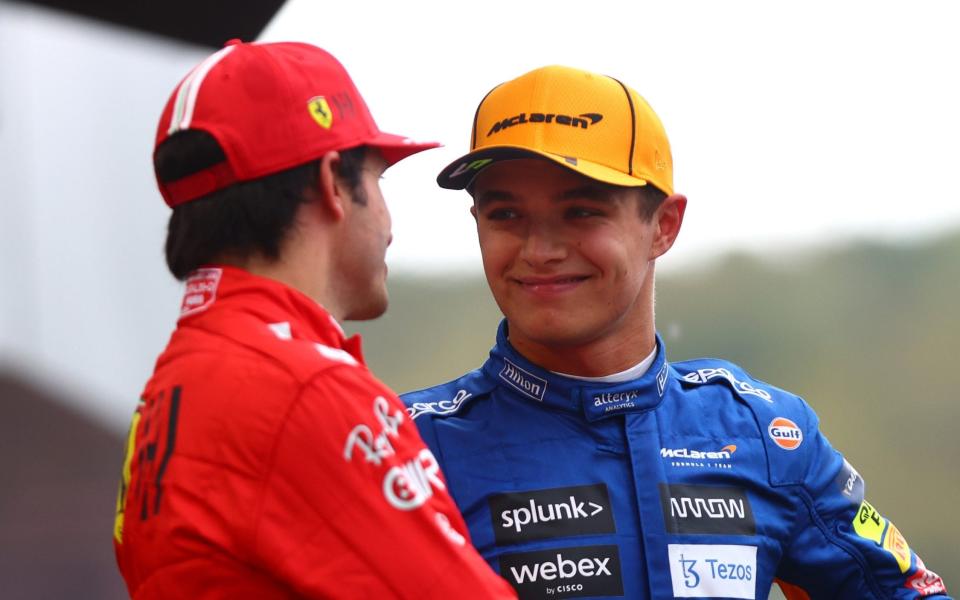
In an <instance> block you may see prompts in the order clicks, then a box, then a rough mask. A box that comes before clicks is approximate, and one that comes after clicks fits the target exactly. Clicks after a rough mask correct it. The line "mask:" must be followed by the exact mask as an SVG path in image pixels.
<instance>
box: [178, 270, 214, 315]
mask: <svg viewBox="0 0 960 600" xmlns="http://www.w3.org/2000/svg"><path fill="white" fill-rule="evenodd" d="M222 275H223V269H197V270H196V271H194V272H193V273H192V274H191V275H190V277H188V278H187V281H186V286H185V289H184V291H183V302H182V303H181V304H180V318H181V319H182V318H183V317H186V316H187V315H192V314H196V313H198V312H201V311H204V310H206V309H208V308H210V305H211V304H213V301H214V300H216V299H217V288H218V287H219V286H220V277H221V276H222Z"/></svg>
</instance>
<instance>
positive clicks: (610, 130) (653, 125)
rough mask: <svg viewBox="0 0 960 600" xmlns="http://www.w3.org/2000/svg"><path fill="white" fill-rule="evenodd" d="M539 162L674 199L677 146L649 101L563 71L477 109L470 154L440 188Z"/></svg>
mask: <svg viewBox="0 0 960 600" xmlns="http://www.w3.org/2000/svg"><path fill="white" fill-rule="evenodd" d="M531 156H533V157H541V158H546V159H550V160H552V161H554V162H556V163H558V164H560V165H562V166H564V167H567V168H569V169H572V170H574V171H577V172H578V173H581V174H583V175H585V176H587V177H589V178H591V179H596V180H598V181H604V182H606V183H612V184H614V185H622V186H631V187H636V186H642V185H647V184H648V183H650V184H651V185H654V186H655V187H657V188H659V189H660V190H661V191H663V192H665V193H667V194H672V193H673V159H672V158H671V156H670V143H669V142H668V141H667V133H666V132H665V131H664V129H663V125H662V124H661V123H660V119H659V118H658V117H657V115H656V113H655V112H653V109H652V108H650V105H649V104H647V101H646V100H644V99H643V98H642V97H641V96H640V94H638V93H637V92H635V91H634V90H632V89H630V88H629V87H627V86H625V85H624V84H622V83H621V82H620V81H618V80H616V79H614V78H612V77H607V76H605V75H597V74H595V73H590V72H587V71H581V70H579V69H572V68H570V67H562V66H550V67H542V68H539V69H536V70H534V71H530V72H529V73H527V74H525V75H521V76H520V77H518V78H516V79H514V80H512V81H508V82H506V83H502V84H500V85H499V86H497V87H495V88H493V89H492V90H491V91H490V92H489V93H488V94H487V95H486V97H485V98H484V99H483V100H481V101H480V106H478V107H477V114H476V116H475V117H474V119H473V134H472V137H471V142H470V153H469V154H466V155H464V156H462V157H461V158H459V159H457V160H456V161H454V162H453V163H451V164H450V165H448V166H447V168H445V169H444V170H443V171H441V173H440V175H439V176H438V177H437V183H439V184H440V187H443V188H447V189H455V190H457V189H464V188H465V187H467V186H468V185H469V184H470V182H471V181H473V178H474V177H476V175H477V173H479V172H480V171H481V170H482V169H483V168H484V167H487V166H489V165H490V164H491V163H493V162H495V161H499V160H509V159H516V158H530V157H531Z"/></svg>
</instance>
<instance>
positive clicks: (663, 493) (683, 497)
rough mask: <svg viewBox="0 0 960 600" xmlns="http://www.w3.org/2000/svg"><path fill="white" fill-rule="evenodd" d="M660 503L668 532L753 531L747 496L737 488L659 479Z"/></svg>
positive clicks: (734, 532) (731, 533)
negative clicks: (684, 483) (681, 483)
mask: <svg viewBox="0 0 960 600" xmlns="http://www.w3.org/2000/svg"><path fill="white" fill-rule="evenodd" d="M660 503H661V506H662V508H663V521H664V523H665V524H666V528H667V531H668V532H670V533H695V534H699V533H704V534H724V535H756V533H757V526H756V522H755V521H754V518H753V509H752V508H750V499H749V498H747V494H746V492H744V491H743V490H742V489H740V488H735V487H720V486H708V485H679V484H672V485H671V484H666V483H661V484H660Z"/></svg>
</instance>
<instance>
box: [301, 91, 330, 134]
mask: <svg viewBox="0 0 960 600" xmlns="http://www.w3.org/2000/svg"><path fill="white" fill-rule="evenodd" d="M307 108H308V109H309V110H310V116H311V117H313V120H314V121H316V122H317V125H319V126H320V127H323V128H324V129H330V126H331V125H333V111H331V110H330V105H329V104H328V103H327V99H326V98H324V97H323V96H314V97H313V98H310V101H309V102H307Z"/></svg>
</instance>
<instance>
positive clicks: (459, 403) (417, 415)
mask: <svg viewBox="0 0 960 600" xmlns="http://www.w3.org/2000/svg"><path fill="white" fill-rule="evenodd" d="M494 387H495V384H494V383H493V382H492V381H491V380H490V378H489V377H487V376H486V375H485V374H484V372H483V371H482V370H481V369H476V370H474V371H470V372H469V373H466V374H464V375H462V376H460V377H458V378H456V379H453V380H451V381H448V382H446V383H441V384H439V385H435V386H431V387H428V388H423V389H420V390H414V391H411V392H406V393H404V394H400V398H401V399H402V400H403V403H404V404H405V405H406V406H407V412H408V413H409V414H410V418H411V419H414V420H417V419H421V418H423V419H432V418H435V417H441V418H442V417H448V416H451V415H456V414H458V413H460V412H462V411H463V410H464V409H465V408H466V407H467V406H468V405H469V404H471V403H472V402H475V401H477V400H479V399H480V398H482V397H485V396H487V395H489V394H490V392H491V391H492V390H493V388H494Z"/></svg>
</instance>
